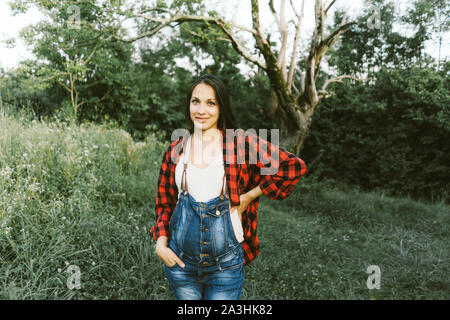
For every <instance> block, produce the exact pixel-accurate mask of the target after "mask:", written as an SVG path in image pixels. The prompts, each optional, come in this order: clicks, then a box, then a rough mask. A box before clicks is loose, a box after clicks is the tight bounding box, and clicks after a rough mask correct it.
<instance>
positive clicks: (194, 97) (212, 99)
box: [192, 96, 216, 101]
mask: <svg viewBox="0 0 450 320" xmlns="http://www.w3.org/2000/svg"><path fill="white" fill-rule="evenodd" d="M192 99H198V100H201V99H200V98H197V97H196V96H192ZM206 100H211V101H216V99H214V98H208V99H206Z"/></svg>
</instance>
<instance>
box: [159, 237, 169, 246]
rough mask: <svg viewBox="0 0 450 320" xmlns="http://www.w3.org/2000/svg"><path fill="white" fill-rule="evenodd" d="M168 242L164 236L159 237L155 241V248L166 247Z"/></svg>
mask: <svg viewBox="0 0 450 320" xmlns="http://www.w3.org/2000/svg"><path fill="white" fill-rule="evenodd" d="M168 240H169V238H167V237H166V236H160V237H159V238H158V239H157V240H156V246H157V247H167V242H168Z"/></svg>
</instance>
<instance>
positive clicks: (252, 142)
mask: <svg viewBox="0 0 450 320" xmlns="http://www.w3.org/2000/svg"><path fill="white" fill-rule="evenodd" d="M247 141H248V152H249V158H248V159H249V161H250V163H253V164H255V165H256V166H257V168H259V169H257V170H256V172H257V174H259V175H260V178H261V179H260V181H259V187H260V188H261V191H262V192H263V193H264V194H265V195H266V196H267V197H268V198H269V199H272V200H283V199H285V198H287V197H288V196H289V195H290V194H291V192H292V190H293V188H294V186H295V185H296V184H297V182H298V181H299V180H300V178H301V177H302V176H303V175H304V174H305V173H306V172H307V168H306V163H305V162H304V161H303V160H302V159H300V158H299V157H297V156H296V155H294V154H292V153H290V152H289V151H286V150H284V149H282V148H279V147H278V146H277V145H274V144H271V143H270V142H268V141H266V140H264V139H262V138H260V137H259V136H257V135H249V136H248V140H247Z"/></svg>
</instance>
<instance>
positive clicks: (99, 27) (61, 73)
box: [10, 0, 133, 119]
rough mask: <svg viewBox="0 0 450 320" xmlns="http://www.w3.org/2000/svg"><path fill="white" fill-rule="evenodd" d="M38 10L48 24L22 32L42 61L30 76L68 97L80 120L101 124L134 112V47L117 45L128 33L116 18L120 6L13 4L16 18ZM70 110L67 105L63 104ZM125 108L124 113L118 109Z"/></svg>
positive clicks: (97, 1) (26, 0) (35, 0)
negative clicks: (131, 73) (129, 72)
mask: <svg viewBox="0 0 450 320" xmlns="http://www.w3.org/2000/svg"><path fill="white" fill-rule="evenodd" d="M30 5H34V6H37V7H38V8H39V10H40V12H41V13H43V14H44V15H45V19H44V20H43V21H41V22H39V23H37V24H36V25H34V26H28V27H27V28H25V29H24V30H22V31H21V36H22V38H23V39H24V40H25V41H26V43H27V44H28V45H29V46H30V47H32V48H33V53H34V54H35V55H36V57H37V60H36V61H35V62H34V63H31V64H30V63H29V64H28V65H29V67H28V72H29V74H30V75H34V76H35V79H36V81H38V82H41V83H42V84H45V85H46V86H47V87H48V88H51V89H53V88H54V85H55V84H57V85H59V86H60V87H61V88H62V89H63V90H64V91H65V92H66V93H67V97H68V99H66V101H68V102H69V105H70V108H71V112H72V113H73V114H74V116H75V118H80V119H81V118H85V119H86V118H88V119H89V118H90V119H93V118H94V119H95V118H99V117H101V116H102V115H105V114H110V115H111V113H112V111H115V112H116V114H115V116H116V118H119V117H120V115H119V114H120V108H121V107H122V106H129V105H130V104H128V105H127V104H123V103H121V102H123V101H129V100H130V90H129V88H128V90H127V87H126V85H127V83H128V81H127V80H128V79H127V67H128V66H129V65H130V63H131V61H132V60H131V54H132V52H133V47H132V45H129V44H126V43H123V42H121V41H117V40H116V39H115V38H114V36H118V35H121V33H122V32H124V31H123V30H122V29H121V27H120V21H119V22H117V20H116V19H115V16H116V15H117V12H118V10H119V9H118V8H117V7H116V5H115V3H114V1H102V0H90V1H80V2H76V3H75V4H74V2H73V1H70V0H62V1H49V0H20V1H15V2H10V7H11V9H12V10H13V12H15V13H16V14H17V13H20V12H25V11H26V10H27V9H28V7H29V6H30ZM62 103H63V104H64V103H65V102H64V101H62ZM117 107H119V108H117Z"/></svg>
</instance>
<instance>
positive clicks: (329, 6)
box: [325, 0, 336, 15]
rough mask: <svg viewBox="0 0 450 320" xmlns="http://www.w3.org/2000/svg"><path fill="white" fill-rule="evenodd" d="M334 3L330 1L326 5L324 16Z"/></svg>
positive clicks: (333, 0)
mask: <svg viewBox="0 0 450 320" xmlns="http://www.w3.org/2000/svg"><path fill="white" fill-rule="evenodd" d="M335 2H336V0H332V1H331V3H330V4H329V5H328V7H327V8H326V9H325V15H326V14H327V13H328V10H330V8H331V7H332V6H333V4H334V3H335Z"/></svg>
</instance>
